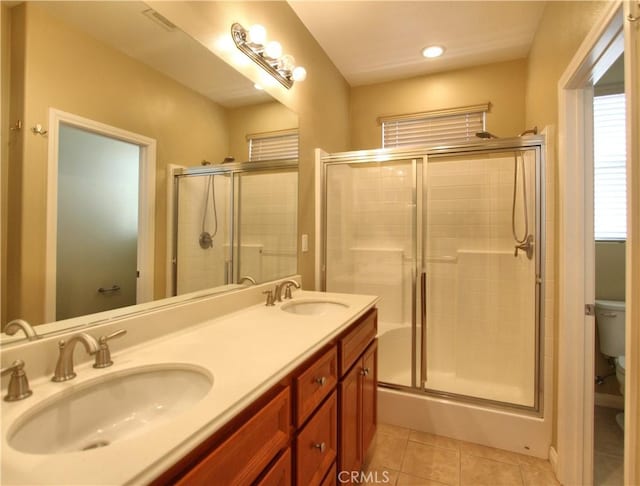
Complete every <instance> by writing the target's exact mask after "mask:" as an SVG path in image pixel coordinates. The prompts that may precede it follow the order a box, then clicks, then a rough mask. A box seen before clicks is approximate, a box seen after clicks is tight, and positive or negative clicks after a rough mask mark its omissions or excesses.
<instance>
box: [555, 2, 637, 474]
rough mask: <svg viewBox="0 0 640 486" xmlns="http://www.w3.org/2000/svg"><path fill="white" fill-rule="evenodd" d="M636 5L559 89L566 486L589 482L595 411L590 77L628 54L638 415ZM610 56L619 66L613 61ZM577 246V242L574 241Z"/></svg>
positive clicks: (628, 434) (630, 304)
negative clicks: (589, 307) (590, 306)
mask: <svg viewBox="0 0 640 486" xmlns="http://www.w3.org/2000/svg"><path fill="white" fill-rule="evenodd" d="M638 10H640V8H639V6H637V5H635V6H634V5H633V3H632V2H620V1H616V2H612V3H611V4H610V5H609V6H608V7H607V9H606V10H605V12H604V13H603V15H602V16H601V18H600V19H599V20H598V21H597V23H596V24H595V25H594V26H593V28H592V30H591V31H590V32H589V34H588V35H587V37H586V38H585V40H584V41H583V43H582V44H581V46H580V48H579V49H578V51H577V52H576V54H575V55H574V57H573V59H572V60H571V62H570V63H569V65H568V67H567V69H566V70H565V72H564V74H563V75H562V77H561V78H560V80H559V82H558V108H559V109H558V118H559V134H560V137H559V163H558V175H559V178H558V184H559V196H560V197H559V212H558V214H559V223H558V228H559V245H558V253H559V258H558V262H559V263H558V271H559V274H558V281H559V286H558V294H559V299H558V326H559V328H558V338H559V344H558V347H559V353H558V417H557V431H558V441H557V448H558V449H557V452H558V464H557V474H558V478H559V480H560V482H562V483H563V484H586V485H589V484H592V483H593V407H594V371H593V370H594V360H595V347H594V346H595V319H594V317H593V316H586V315H585V305H586V304H593V303H594V295H593V289H594V287H595V281H594V276H593V273H594V272H593V269H594V265H595V262H594V254H593V241H592V240H593V227H592V218H593V216H592V214H591V212H592V208H590V206H591V204H592V201H593V176H592V175H591V174H592V172H589V169H590V168H591V167H592V164H593V149H592V147H593V133H592V132H593V129H592V126H591V124H590V123H588V120H590V119H592V118H593V116H592V111H591V110H592V108H591V106H590V103H591V102H592V99H593V92H592V86H591V84H592V82H591V80H592V79H593V78H594V76H595V77H597V76H598V75H599V74H601V73H602V72H603V70H605V69H607V68H608V65H610V63H612V62H613V60H615V57H617V56H616V52H617V53H618V54H619V53H620V52H621V51H622V50H624V60H625V94H626V100H627V107H628V108H627V129H626V131H627V181H628V182H627V224H628V228H627V250H626V251H627V253H626V258H627V260H626V271H627V276H626V279H627V280H626V353H627V354H626V360H627V368H626V394H625V410H626V414H625V416H626V417H637V416H639V415H640V408H639V403H638V402H639V393H640V391H639V390H638V386H637V382H638V378H637V377H638V375H639V374H640V363H639V362H638V360H639V358H640V353H639V352H638V349H640V330H639V329H637V326H636V328H635V329H634V328H633V327H632V326H631V323H632V322H638V320H639V315H640V299H639V297H638V295H639V293H640V271H639V270H638V268H635V267H638V266H639V265H640V264H639V262H638V261H637V260H638V258H639V257H638V251H639V246H640V212H638V211H633V210H632V209H633V207H634V206H635V207H639V206H640V205H639V204H638V202H639V199H640V182H639V181H638V178H639V177H638V175H639V174H638V172H639V168H638V163H639V162H640V158H639V152H640V150H639V142H638V139H637V137H636V136H635V134H637V133H638V131H640V123H639V120H638V100H639V99H640V88H639V87H638V77H639V76H638V64H640V63H638V61H637V55H638V52H637V49H638V48H637V44H638V33H637V29H638V26H637V24H638V22H637V21H635V22H634V21H632V20H630V19H629V18H628V17H627V16H629V15H632V13H633V16H634V17H637V16H638V15H639V13H638ZM612 58H613V59H612ZM576 243H577V244H576ZM639 438H640V425H639V424H638V423H637V421H634V423H631V421H630V420H628V419H627V423H626V428H625V484H638V483H640V467H639V466H638V464H636V461H635V460H634V458H637V454H638V453H639V452H640V451H639Z"/></svg>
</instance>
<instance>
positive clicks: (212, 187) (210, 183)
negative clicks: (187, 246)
mask: <svg viewBox="0 0 640 486" xmlns="http://www.w3.org/2000/svg"><path fill="white" fill-rule="evenodd" d="M235 160H236V159H235V158H234V157H225V158H224V160H223V161H222V163H223V164H227V163H230V162H234V161H235ZM202 165H204V166H207V165H211V162H209V161H208V160H203V161H202ZM209 194H211V210H212V212H213V229H212V231H207V213H208V211H209ZM217 234H218V210H217V208H216V180H215V176H214V175H213V174H211V175H210V176H208V177H207V182H206V188H205V193H204V211H203V212H202V228H201V231H200V236H199V237H198V243H199V244H200V248H202V249H203V250H206V249H208V248H212V247H213V239H214V238H215V236H216V235H217Z"/></svg>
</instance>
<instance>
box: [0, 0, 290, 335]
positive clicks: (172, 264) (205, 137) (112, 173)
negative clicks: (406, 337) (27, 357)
mask: <svg viewBox="0 0 640 486" xmlns="http://www.w3.org/2000/svg"><path fill="white" fill-rule="evenodd" d="M4 12H7V14H8V25H9V27H10V43H9V49H10V52H9V56H8V57H9V59H10V62H9V66H8V67H9V68H10V69H9V85H10V88H9V90H8V93H7V94H6V96H5V98H6V97H8V100H6V99H4V98H3V103H5V101H7V102H8V106H9V120H10V126H11V130H10V132H9V133H8V134H7V139H8V140H9V164H8V168H6V169H5V170H6V175H7V177H6V178H5V177H3V190H2V194H3V200H2V204H3V215H5V214H6V218H5V220H6V223H4V224H5V226H4V228H3V232H2V235H3V239H4V241H3V242H2V243H3V266H2V269H3V275H2V278H3V281H2V293H3V295H2V319H1V323H2V327H3V329H4V326H5V325H6V324H7V323H8V322H9V321H11V320H13V319H25V320H26V321H28V322H29V323H30V324H31V325H33V326H38V327H36V332H38V333H39V334H44V333H46V332H49V331H59V330H60V329H61V328H64V327H65V323H68V325H69V326H74V327H75V326H78V325H83V326H84V325H90V323H91V322H92V320H91V318H88V319H87V318H86V316H87V315H91V316H93V315H95V316H98V317H99V318H100V319H103V318H104V317H105V314H104V313H105V312H107V314H108V316H109V317H113V315H123V314H127V313H129V312H132V311H138V310H140V309H144V308H145V306H146V307H150V306H157V305H162V304H164V303H166V302H167V300H163V301H162V302H159V301H160V300H161V299H167V298H173V299H176V298H177V297H176V296H179V295H182V294H189V295H192V294H190V293H192V292H194V291H199V292H200V293H206V292H214V291H225V290H228V289H233V288H238V286H239V285H249V284H252V283H254V282H257V283H259V282H264V281H267V280H272V279H274V278H279V277H282V276H286V275H291V274H293V273H296V268H297V247H296V234H297V229H296V222H297V159H295V156H290V155H289V156H288V158H287V160H284V161H283V160H279V161H274V160H269V159H267V160H253V161H251V160H250V154H249V141H250V140H252V139H256V137H257V138H260V139H264V138H269V137H270V136H272V137H273V138H276V139H277V138H278V137H282V136H283V134H286V136H287V137H290V135H291V134H292V133H294V134H295V133H296V131H297V127H298V117H297V115H296V114H295V113H293V112H291V111H290V110H289V109H287V108H286V107H285V106H283V105H282V104H280V103H279V102H277V101H275V100H274V99H273V98H271V97H270V96H269V95H268V94H266V93H265V92H264V91H260V90H258V89H256V87H255V86H254V84H253V82H251V81H249V80H248V79H247V78H245V77H244V76H242V75H241V74H239V73H238V72H237V71H235V70H234V69H233V68H231V67H230V66H229V65H228V64H226V63H225V62H223V61H221V60H220V59H218V58H217V57H216V56H215V55H214V54H213V53H211V52H210V51H209V50H208V49H206V48H205V47H204V46H202V45H201V44H200V43H198V42H196V41H195V40H194V39H192V38H191V37H189V36H188V35H187V34H185V33H184V32H182V31H180V30H179V29H178V28H177V27H176V26H175V25H173V24H171V22H170V21H168V20H167V19H165V18H163V17H162V16H160V15H159V14H158V13H157V12H155V11H154V10H152V9H151V8H150V7H149V6H148V5H146V4H144V3H142V2H84V1H79V2H76V1H74V2H24V3H19V4H17V5H15V6H13V7H11V8H7V9H6V10H5V11H4ZM5 18H6V17H5ZM3 48H4V47H3ZM131 306H135V307H131ZM141 306H142V307H141ZM114 309H116V310H114ZM110 312H111V314H109V313H110ZM95 313H102V314H95ZM114 313H115V314H114ZM83 316H84V317H83ZM53 321H63V322H56V324H55V325H52V324H51V323H52V322H53ZM3 337H5V338H6V336H4V335H3ZM7 341H12V339H10V340H7V339H5V340H4V341H3V342H4V343H6V342H7Z"/></svg>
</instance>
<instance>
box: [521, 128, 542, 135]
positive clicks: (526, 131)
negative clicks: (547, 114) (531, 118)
mask: <svg viewBox="0 0 640 486" xmlns="http://www.w3.org/2000/svg"><path fill="white" fill-rule="evenodd" d="M529 134H531V135H537V134H538V127H533V128H530V129H529V130H525V131H524V132H522V133H521V134H520V135H518V137H522V136H523V135H529Z"/></svg>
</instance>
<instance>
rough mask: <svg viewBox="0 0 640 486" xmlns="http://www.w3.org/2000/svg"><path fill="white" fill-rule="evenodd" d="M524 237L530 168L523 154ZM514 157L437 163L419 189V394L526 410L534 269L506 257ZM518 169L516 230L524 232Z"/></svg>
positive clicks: (531, 220) (531, 189)
mask: <svg viewBox="0 0 640 486" xmlns="http://www.w3.org/2000/svg"><path fill="white" fill-rule="evenodd" d="M524 156H525V164H524V167H525V171H526V182H527V197H528V200H529V202H528V208H527V209H528V229H529V232H530V233H535V221H536V218H535V211H534V209H535V197H534V196H535V172H534V170H533V169H534V167H535V160H534V156H535V155H534V153H533V152H532V151H530V152H526V153H525V155H524ZM513 184H514V155H513V154H512V153H508V154H506V155H497V156H495V155H494V156H493V157H486V156H483V158H478V157H466V158H460V159H455V158H450V157H448V158H446V159H444V160H442V161H439V160H438V159H436V160H435V161H433V162H430V163H429V164H428V169H427V184H426V188H427V189H426V194H427V200H426V213H427V217H426V235H427V240H426V262H425V264H426V265H425V266H426V273H427V278H428V285H427V323H428V327H427V343H428V349H427V356H428V366H427V382H426V387H427V388H430V389H436V390H446V391H448V392H451V393H461V394H471V395H475V396H480V397H482V398H487V399H491V400H497V401H507V402H512V403H519V404H524V405H529V406H532V405H533V400H534V392H535V386H534V378H535V351H536V342H535V339H536V333H535V329H536V326H535V316H536V294H535V292H536V288H535V281H536V280H535V272H536V268H535V264H534V260H529V259H528V258H527V257H526V255H525V254H524V253H523V252H520V253H519V255H518V256H517V257H515V256H514V245H515V242H514V236H513V234H512V225H511V216H512V201H513ZM521 184H522V170H520V172H519V177H518V192H517V197H516V206H515V211H514V214H515V223H516V224H515V227H516V230H517V235H518V236H519V237H522V236H523V235H524V230H525V218H524V208H523V205H522V201H523V200H524V199H523V193H522V185H521Z"/></svg>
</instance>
